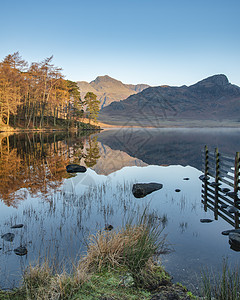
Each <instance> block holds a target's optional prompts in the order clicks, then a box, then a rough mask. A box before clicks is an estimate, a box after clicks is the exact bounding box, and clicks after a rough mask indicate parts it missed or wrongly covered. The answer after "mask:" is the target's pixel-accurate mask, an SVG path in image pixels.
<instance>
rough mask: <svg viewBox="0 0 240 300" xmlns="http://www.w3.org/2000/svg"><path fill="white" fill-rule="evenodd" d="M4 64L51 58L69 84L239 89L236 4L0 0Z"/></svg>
mask: <svg viewBox="0 0 240 300" xmlns="http://www.w3.org/2000/svg"><path fill="white" fill-rule="evenodd" d="M0 14H1V18H0V59H1V60H2V59H3V58H4V57H5V56H6V55H7V54H9V53H13V52H16V51H19V52H20V54H21V55H22V57H23V58H24V59H25V60H27V61H29V62H33V61H34V62H35V61H41V60H42V59H44V58H46V57H49V56H51V55H53V56H54V60H53V63H54V64H55V65H56V66H59V67H62V68H63V73H64V75H65V76H66V78H67V79H71V80H74V81H77V80H85V81H91V80H93V79H95V78H96V76H98V75H106V74H107V75H109V76H111V77H114V78H116V79H118V80H121V81H122V82H124V83H135V84H136V83H148V84H150V85H162V84H168V85H176V86H179V85H183V84H186V85H190V84H193V83H195V82H197V81H199V80H201V79H203V78H205V77H208V76H211V75H214V74H226V75H227V76H228V78H229V81H230V82H231V83H234V84H237V85H239V86H240V17H239V16H240V1H239V0H218V1H217V0H201V1H199V0H164V1H163V0H128V1H127V0H118V1H117V0H88V1H86V0H85V1H82V0H78V1H77V0H68V1H67V0H65V1H62V0H47V1H46V0H41V1H39V0H38V1H37V0H34V1H33V0H31V1H27V0H22V1H19V0H13V1H8V0H0Z"/></svg>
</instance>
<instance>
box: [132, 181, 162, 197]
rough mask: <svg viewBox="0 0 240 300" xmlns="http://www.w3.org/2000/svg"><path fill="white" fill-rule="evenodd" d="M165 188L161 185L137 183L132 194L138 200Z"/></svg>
mask: <svg viewBox="0 0 240 300" xmlns="http://www.w3.org/2000/svg"><path fill="white" fill-rule="evenodd" d="M162 187H163V185H162V184H161V183H155V182H151V183H135V184H134V185H133V188H132V193H133V195H134V197H136V198H143V197H145V196H147V195H148V194H151V193H152V192H155V191H157V190H160V189H161V188H162Z"/></svg>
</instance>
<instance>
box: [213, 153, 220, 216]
mask: <svg viewBox="0 0 240 300" xmlns="http://www.w3.org/2000/svg"><path fill="white" fill-rule="evenodd" d="M215 164H216V170H215V201H214V216H215V220H217V219H218V183H219V174H220V171H219V168H220V167H219V152H218V148H216V149H215Z"/></svg>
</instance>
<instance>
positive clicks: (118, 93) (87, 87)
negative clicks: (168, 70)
mask: <svg viewBox="0 0 240 300" xmlns="http://www.w3.org/2000/svg"><path fill="white" fill-rule="evenodd" d="M77 85H78V87H79V90H80V94H81V98H82V99H83V98H84V97H85V95H86V93H87V92H93V93H94V94H96V95H97V99H98V100H100V102H101V108H103V107H105V106H106V105H109V104H110V103H112V102H113V101H120V100H124V99H126V98H128V97H129V96H130V95H133V94H136V93H138V92H141V91H142V90H144V89H146V88H147V87H149V85H147V84H137V85H133V84H124V83H122V82H121V81H119V80H116V79H114V78H111V77H109V76H107V75H105V76H98V77H97V78H96V79H95V80H93V81H91V82H90V83H88V82H86V81H78V82H77Z"/></svg>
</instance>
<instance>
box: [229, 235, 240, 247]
mask: <svg viewBox="0 0 240 300" xmlns="http://www.w3.org/2000/svg"><path fill="white" fill-rule="evenodd" d="M229 244H230V245H232V246H234V247H235V248H239V249H240V233H237V232H230V233H229Z"/></svg>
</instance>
